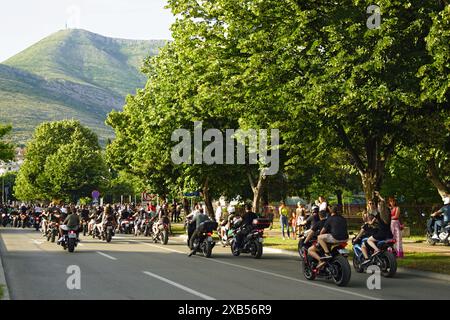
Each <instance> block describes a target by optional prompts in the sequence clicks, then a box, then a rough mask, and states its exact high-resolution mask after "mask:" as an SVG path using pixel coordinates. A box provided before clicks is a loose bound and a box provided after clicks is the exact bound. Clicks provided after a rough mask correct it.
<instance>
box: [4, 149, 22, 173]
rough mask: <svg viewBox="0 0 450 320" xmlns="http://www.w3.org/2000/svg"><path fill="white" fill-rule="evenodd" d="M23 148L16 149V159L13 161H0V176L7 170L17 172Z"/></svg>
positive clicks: (7, 171) (20, 163)
mask: <svg viewBox="0 0 450 320" xmlns="http://www.w3.org/2000/svg"><path fill="white" fill-rule="evenodd" d="M23 158H24V150H23V149H20V148H17V149H16V159H15V160H14V161H8V162H4V161H0V176H2V175H4V174H7V173H9V172H17V171H19V169H20V166H21V165H22V164H23Z"/></svg>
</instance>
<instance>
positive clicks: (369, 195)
mask: <svg viewBox="0 0 450 320" xmlns="http://www.w3.org/2000/svg"><path fill="white" fill-rule="evenodd" d="M360 174H361V180H362V185H363V190H364V194H365V196H366V202H367V203H368V202H369V201H372V200H374V193H375V191H379V189H380V186H381V175H380V174H379V173H378V172H374V171H367V172H363V173H360Z"/></svg>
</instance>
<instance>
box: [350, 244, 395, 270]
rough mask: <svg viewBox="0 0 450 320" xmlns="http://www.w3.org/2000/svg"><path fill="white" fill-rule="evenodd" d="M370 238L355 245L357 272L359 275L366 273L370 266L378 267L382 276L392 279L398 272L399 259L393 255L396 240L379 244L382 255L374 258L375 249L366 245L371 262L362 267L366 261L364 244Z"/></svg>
mask: <svg viewBox="0 0 450 320" xmlns="http://www.w3.org/2000/svg"><path fill="white" fill-rule="evenodd" d="M367 240H368V238H364V239H362V240H360V241H357V242H355V243H354V244H353V253H354V257H353V267H354V268H355V271H356V272H358V273H362V272H365V271H366V270H367V268H368V267H369V266H378V267H379V268H380V270H381V275H382V276H383V277H386V278H391V277H393V276H394V275H395V273H396V272H397V259H396V258H395V255H394V254H393V251H394V244H395V240H394V239H388V240H383V241H378V242H377V247H378V249H379V250H380V253H379V254H377V255H375V256H373V255H372V254H373V249H372V247H371V246H369V245H367V244H366V248H367V251H368V254H369V256H371V258H370V262H369V263H368V264H366V265H364V266H363V265H362V262H363V261H364V255H363V253H362V249H361V246H362V244H363V243H366V242H367Z"/></svg>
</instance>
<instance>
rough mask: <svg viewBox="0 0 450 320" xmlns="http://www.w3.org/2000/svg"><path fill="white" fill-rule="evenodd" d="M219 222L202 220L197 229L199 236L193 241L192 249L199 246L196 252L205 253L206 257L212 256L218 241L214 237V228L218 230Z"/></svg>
mask: <svg viewBox="0 0 450 320" xmlns="http://www.w3.org/2000/svg"><path fill="white" fill-rule="evenodd" d="M217 226H218V224H217V222H215V221H205V222H202V223H201V224H200V225H199V227H198V229H197V231H198V236H197V237H196V238H195V239H194V241H193V242H192V247H190V249H191V250H193V249H194V248H197V251H196V252H200V253H203V255H204V256H205V257H206V258H210V257H211V254H212V249H213V248H214V246H215V245H216V242H215V241H214V240H213V238H212V234H213V232H214V230H217Z"/></svg>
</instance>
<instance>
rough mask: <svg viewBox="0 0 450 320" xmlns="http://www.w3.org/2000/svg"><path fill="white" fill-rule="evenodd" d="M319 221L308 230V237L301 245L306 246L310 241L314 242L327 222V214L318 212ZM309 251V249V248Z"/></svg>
mask: <svg viewBox="0 0 450 320" xmlns="http://www.w3.org/2000/svg"><path fill="white" fill-rule="evenodd" d="M317 216H318V217H319V221H318V222H317V223H315V224H314V225H313V226H312V227H311V229H308V230H309V232H308V235H307V236H306V239H305V241H303V245H306V244H308V243H309V242H310V241H311V240H314V239H315V238H317V237H318V236H319V234H320V231H321V230H322V228H323V227H324V225H325V222H326V221H327V217H328V214H327V212H326V211H319V213H318V215H317ZM310 249H311V248H310Z"/></svg>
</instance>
